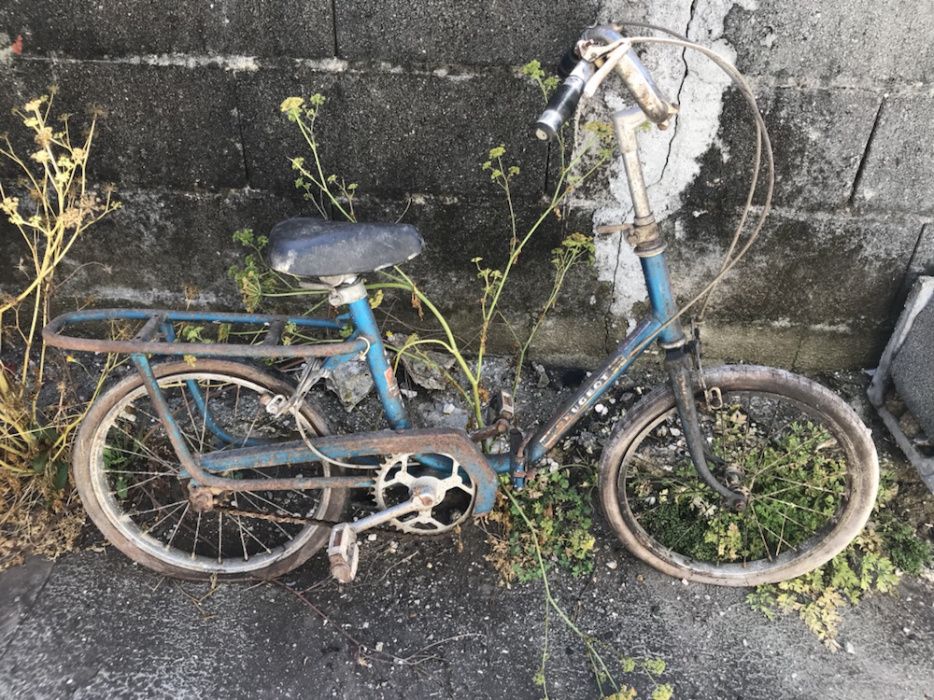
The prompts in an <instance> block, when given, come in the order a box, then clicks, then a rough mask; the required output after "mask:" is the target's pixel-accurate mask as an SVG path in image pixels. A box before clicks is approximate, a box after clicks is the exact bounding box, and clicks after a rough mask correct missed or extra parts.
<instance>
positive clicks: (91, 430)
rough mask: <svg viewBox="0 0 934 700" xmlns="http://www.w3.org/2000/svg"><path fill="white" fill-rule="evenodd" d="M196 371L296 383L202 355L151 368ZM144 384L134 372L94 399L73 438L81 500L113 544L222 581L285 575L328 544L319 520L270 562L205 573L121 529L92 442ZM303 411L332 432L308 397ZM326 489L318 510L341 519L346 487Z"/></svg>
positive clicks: (163, 569) (179, 571)
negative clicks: (99, 479) (101, 491)
mask: <svg viewBox="0 0 934 700" xmlns="http://www.w3.org/2000/svg"><path fill="white" fill-rule="evenodd" d="M192 372H199V373H201V372H203V373H214V374H217V375H223V376H228V377H234V378H238V379H242V380H246V381H249V382H252V383H254V384H256V385H260V386H262V387H265V388H267V389H269V390H270V391H271V392H272V393H281V394H286V395H288V394H289V393H291V391H292V390H293V388H294V387H292V386H290V385H289V384H288V383H287V382H285V381H282V380H281V379H278V378H276V377H274V376H272V375H270V374H268V373H267V372H264V371H262V370H260V369H257V368H255V367H252V366H250V365H246V364H242V363H238V362H229V361H224V360H198V361H197V362H196V364H195V365H193V366H192V365H189V364H188V363H186V362H178V363H167V364H160V365H155V366H153V373H154V374H155V376H156V379H157V380H162V379H165V378H170V377H172V376H173V375H179V374H189V373H192ZM142 384H143V381H142V378H141V377H140V375H139V374H138V373H137V372H133V373H131V374H130V375H128V376H127V377H126V378H125V379H123V380H122V381H120V382H119V383H117V384H116V385H114V386H113V387H111V388H110V389H108V390H107V391H106V392H104V394H102V395H101V396H100V397H99V398H98V399H97V401H95V402H94V405H93V406H92V407H91V409H90V410H89V411H88V414H87V415H86V416H85V418H84V421H83V422H82V425H81V429H80V431H79V432H78V436H77V440H76V441H75V447H74V455H73V459H72V469H73V472H72V474H73V478H74V482H75V487H76V488H77V491H78V493H79V495H80V496H81V501H82V503H83V504H84V507H85V510H86V511H87V513H88V515H89V516H90V518H91V520H92V521H93V522H94V524H95V525H96V526H97V528H98V529H99V530H100V531H101V533H102V534H103V535H104V537H106V538H107V540H108V541H109V542H110V543H111V544H113V546H114V547H116V548H117V549H119V550H120V551H121V552H123V554H125V555H126V556H128V557H129V558H130V559H133V560H134V561H136V562H138V563H140V564H142V565H143V566H145V567H147V568H149V569H152V570H153V571H156V572H158V573H160V574H165V575H168V576H173V577H176V578H182V579H190V580H208V579H212V578H215V577H216V578H217V579H220V580H243V579H248V578H274V577H276V576H281V575H282V574H284V573H286V572H288V571H290V570H292V569H294V568H296V567H298V566H300V565H301V564H303V563H304V562H305V561H306V560H307V559H308V558H309V557H311V556H312V555H313V554H314V553H315V552H317V551H318V550H319V549H321V548H322V547H323V546H324V545H325V544H326V543H327V539H328V535H329V528H327V527H325V526H319V525H314V526H309V527H315V528H316V531H315V532H314V533H313V534H312V535H311V536H310V537H309V539H308V541H307V542H305V543H304V544H303V545H302V546H301V547H300V548H299V549H297V550H296V551H294V552H292V553H291V554H289V555H288V556H285V557H282V558H281V559H278V560H276V561H274V562H271V563H270V564H269V565H268V566H265V567H263V568H259V569H257V570H254V571H250V572H249V573H248V574H243V573H238V574H225V573H204V572H199V571H194V570H192V569H187V568H184V567H180V566H176V565H173V564H171V563H169V562H166V561H164V560H163V559H160V558H158V557H155V556H153V555H151V554H150V553H148V552H146V551H145V550H144V549H141V548H140V546H139V545H138V544H137V543H136V542H135V541H134V540H133V539H132V538H130V537H128V536H126V535H125V534H124V533H123V532H121V531H120V529H119V528H118V527H116V526H115V524H114V523H113V522H112V520H111V518H110V517H109V516H108V514H107V512H106V511H105V509H104V508H103V507H102V506H101V503H100V501H99V498H98V495H97V492H96V491H95V488H94V485H93V483H92V482H93V480H92V468H93V465H92V463H91V460H92V446H93V444H94V442H95V440H96V439H97V437H98V436H97V433H98V431H99V430H100V429H101V428H102V426H105V423H104V421H105V420H107V417H108V415H109V414H110V412H111V411H112V410H113V409H114V407H115V406H117V405H118V404H120V402H121V401H122V400H123V399H124V397H126V396H127V395H128V394H130V393H132V392H134V391H136V390H138V389H139V388H140V387H141V386H142ZM302 415H303V416H304V417H305V418H306V419H307V420H308V422H309V424H310V425H311V426H313V427H314V429H315V430H316V432H317V433H318V434H319V435H325V434H327V433H328V429H327V424H326V422H325V421H324V419H323V418H322V417H321V416H320V414H319V413H318V412H317V411H316V410H314V409H313V408H312V407H311V406H310V405H308V403H307V401H306V403H305V404H304V405H303V408H302ZM332 469H335V470H336V467H332ZM327 491H329V492H330V493H329V498H328V503H327V506H326V511H325V512H324V513H321V514H319V516H318V517H320V518H322V519H325V520H331V521H337V520H339V519H340V517H341V516H342V514H343V512H344V510H345V507H346V504H347V501H348V491H347V490H346V489H327Z"/></svg>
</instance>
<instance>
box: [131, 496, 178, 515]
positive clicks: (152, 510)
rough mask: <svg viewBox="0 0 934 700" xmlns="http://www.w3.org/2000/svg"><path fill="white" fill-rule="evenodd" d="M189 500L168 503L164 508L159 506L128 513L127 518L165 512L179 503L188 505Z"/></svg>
mask: <svg viewBox="0 0 934 700" xmlns="http://www.w3.org/2000/svg"><path fill="white" fill-rule="evenodd" d="M187 502H188V499H183V500H181V501H175V502H173V503H166V504H165V505H164V506H157V507H155V508H149V509H148V510H137V511H133V512H132V513H127V516H129V517H132V516H134V515H145V514H146V513H155V512H156V511H160V510H165V509H166V508H171V507H172V506H175V505H178V504H179V503H187Z"/></svg>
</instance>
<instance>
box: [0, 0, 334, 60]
mask: <svg viewBox="0 0 934 700" xmlns="http://www.w3.org/2000/svg"><path fill="white" fill-rule="evenodd" d="M0 32H6V33H7V34H8V35H9V36H11V37H16V36H18V35H22V37H23V52H24V54H25V55H41V56H49V55H56V56H68V57H72V58H101V57H104V56H111V57H114V56H140V55H146V54H173V53H183V54H190V55H194V56H211V55H216V54H232V55H243V56H299V57H325V56H331V55H333V51H334V29H333V18H332V16H331V3H330V2H329V0H285V1H284V2H269V1H266V0H264V1H263V2H247V1H246V0H229V1H227V2H214V3H209V2H200V1H199V0H180V1H178V2H171V3H160V2H151V1H150V0H114V1H111V2H106V3H101V2H61V1H60V0H10V1H9V2H6V3H4V5H3V6H0Z"/></svg>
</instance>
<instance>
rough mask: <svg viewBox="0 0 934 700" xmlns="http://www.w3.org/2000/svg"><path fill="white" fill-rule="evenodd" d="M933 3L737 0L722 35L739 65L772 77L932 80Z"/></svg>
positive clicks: (875, 82) (847, 82) (877, 81)
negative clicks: (746, 2)
mask: <svg viewBox="0 0 934 700" xmlns="http://www.w3.org/2000/svg"><path fill="white" fill-rule="evenodd" d="M932 32H934V7H932V6H931V4H930V3H929V2H920V3H917V4H915V5H913V6H912V7H910V8H909V7H907V6H905V5H904V4H902V3H900V2H898V0H886V1H885V2H878V0H854V1H853V2H848V3H839V2H836V1H835V0H817V2H809V3H787V2H783V0H759V1H758V2H756V3H750V4H749V7H747V8H744V7H742V6H740V5H739V4H737V5H736V6H734V8H733V10H732V11H731V12H730V14H729V16H728V17H727V21H726V32H725V34H726V36H727V37H728V38H729V40H730V41H731V42H732V43H733V44H734V45H736V46H738V47H739V49H738V51H737V53H738V55H739V57H740V62H739V68H740V70H743V71H747V72H751V73H753V74H756V75H763V76H770V77H773V78H774V79H777V80H780V81H788V82H797V81H807V80H818V81H823V82H828V83H840V84H844V85H853V84H859V85H866V86H873V85H882V84H892V83H894V82H897V81H904V82H916V81H922V82H931V81H932V80H934V46H932V44H931V42H930V41H929V38H930V36H931V33H932Z"/></svg>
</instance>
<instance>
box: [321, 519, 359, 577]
mask: <svg viewBox="0 0 934 700" xmlns="http://www.w3.org/2000/svg"><path fill="white" fill-rule="evenodd" d="M328 560H330V562H331V576H333V577H334V578H335V579H337V580H338V581H339V582H340V583H350V582H351V581H353V580H354V578H355V577H356V575H357V564H359V562H360V545H359V544H357V533H356V532H355V531H354V529H353V528H352V527H350V525H349V524H348V523H341V524H340V525H335V526H334V527H332V528H331V538H330V540H329V541H328Z"/></svg>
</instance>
